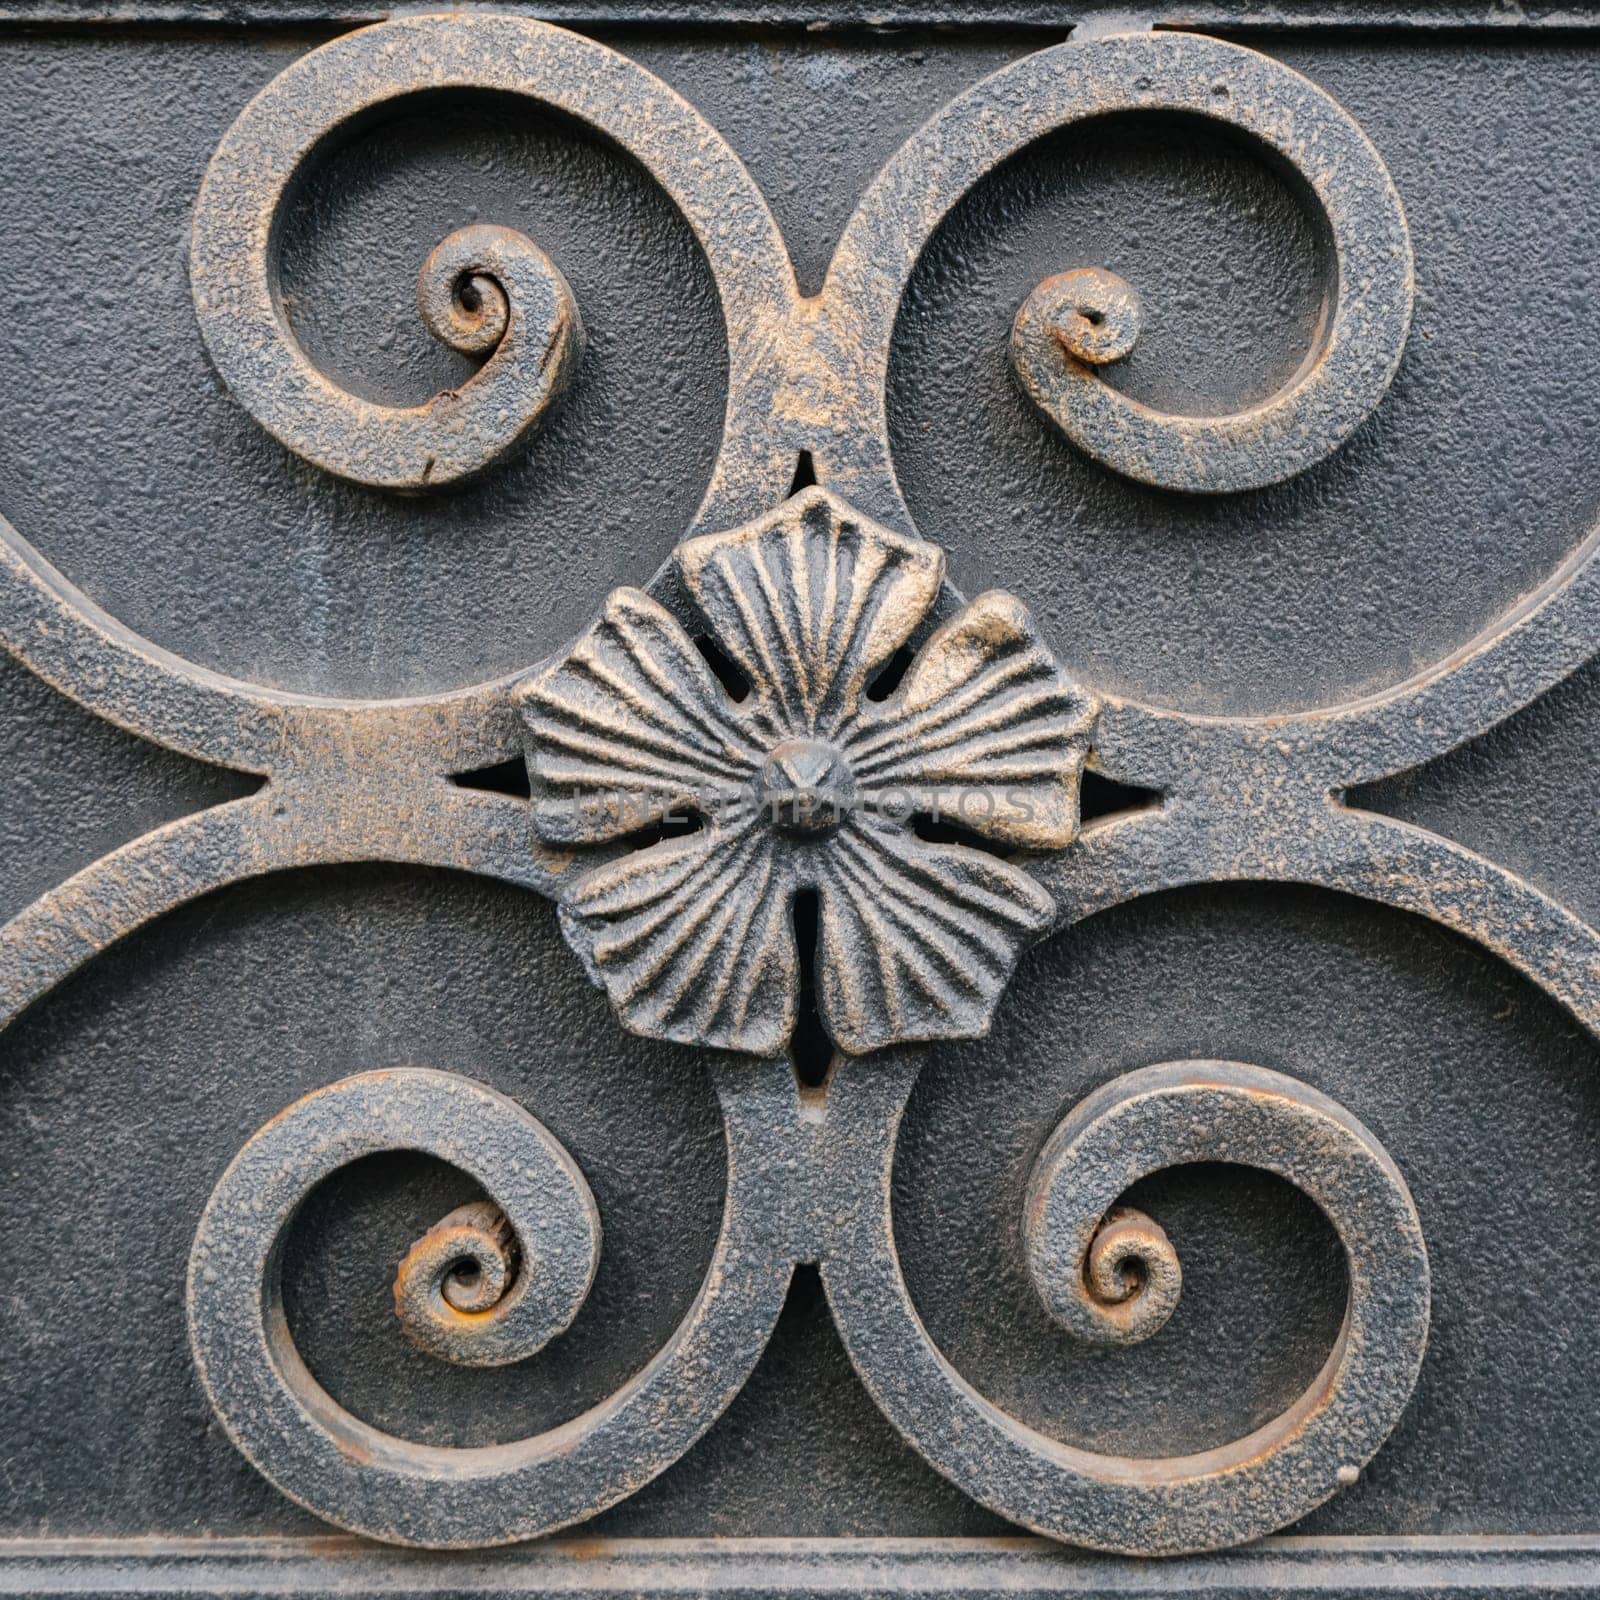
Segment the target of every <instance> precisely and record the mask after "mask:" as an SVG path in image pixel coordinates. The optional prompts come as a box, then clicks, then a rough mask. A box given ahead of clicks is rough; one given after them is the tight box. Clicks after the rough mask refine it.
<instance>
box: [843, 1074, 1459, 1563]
mask: <svg viewBox="0 0 1600 1600" xmlns="http://www.w3.org/2000/svg"><path fill="white" fill-rule="evenodd" d="M856 1082H857V1084H858V1087H857V1089H856V1091H855V1093H856V1094H857V1095H864V1096H867V1097H869V1098H870V1097H871V1091H870V1090H867V1089H865V1088H864V1087H860V1086H859V1085H860V1080H859V1078H857V1080H856ZM846 1103H847V1104H849V1103H851V1102H849V1101H847V1102H846ZM880 1103H881V1097H880ZM863 1120H864V1121H865V1122H866V1123H867V1124H868V1125H870V1127H871V1129H872V1132H871V1133H870V1135H867V1136H865V1138H864V1139H863V1142H862V1145H861V1146H860V1147H859V1149H858V1150H857V1152H856V1154H855V1158H854V1166H853V1169H852V1170H853V1173H854V1174H855V1175H856V1176H857V1181H858V1182H859V1183H861V1184H863V1185H872V1186H875V1188H876V1192H877V1197H878V1198H877V1207H876V1210H875V1211H874V1210H873V1209H871V1208H865V1207H864V1208H863V1209H862V1211H861V1212H860V1213H859V1214H858V1221H857V1222H856V1224H855V1227H854V1231H852V1232H851V1233H850V1234H849V1235H848V1237H847V1239H846V1240H844V1241H841V1242H840V1245H839V1246H838V1247H837V1253H836V1254H835V1255H832V1256H830V1257H828V1258H827V1259H826V1260H825V1261H824V1264H823V1280H824V1282H825V1283H826V1284H827V1287H828V1298H829V1303H830V1304H831V1305H832V1307H833V1310H834V1316H835V1318H836V1319H837V1321H838V1324H839V1329H840V1332H841V1334H842V1335H843V1338H844V1341H845V1345H846V1348H847V1349H848V1350H849V1352H850V1356H851V1359H852V1360H853V1361H854V1363H855V1365H856V1369H857V1371H858V1372H860V1374H861V1377H862V1379H863V1381H864V1382H865V1383H866V1385H867V1387H868V1389H870V1390H871V1392H872V1395H873V1398H874V1399H876V1400H877V1402H878V1404H879V1405H880V1406H881V1407H882V1408H883V1409H884V1411H885V1412H886V1413H887V1414H888V1416H889V1417H890V1419H891V1420H892V1421H893V1422H894V1424H895V1426H896V1427H897V1428H898V1429H899V1430H900V1432H901V1433H902V1434H903V1435H904V1436H905V1437H906V1438H907V1439H908V1440H910V1442H911V1443H912V1444H913V1445H915V1446H916V1448H917V1449H918V1450H919V1451H920V1452H921V1453H922V1454H923V1455H924V1456H925V1457H926V1458H927V1459H928V1460H929V1461H930V1462H931V1463H932V1464H933V1465H934V1466H935V1467H937V1468H938V1469H939V1471H940V1472H942V1473H944V1474H945V1475H946V1476H947V1477H949V1478H951V1479H952V1480H953V1481H954V1482H956V1483H958V1484H959V1485H960V1486H961V1487H962V1488H963V1489H964V1490H965V1491H966V1492H967V1493H968V1494H970V1495H972V1496H973V1497H974V1498H976V1499H978V1500H981V1501H982V1502H983V1503H984V1504H985V1505H988V1506H990V1507H991V1508H993V1509H994V1510H996V1511H998V1512H999V1513H1000V1514H1001V1515H1002V1516H1006V1517H1009V1518H1011V1519H1013V1520H1014V1521H1017V1522H1020V1523H1022V1524H1024V1525H1025V1526H1026V1527H1030V1528H1033V1529H1035V1530H1036V1531H1037V1532H1040V1533H1045V1534H1048V1535H1050V1536H1051V1537H1052V1538H1057V1539H1068V1540H1071V1541H1072V1542H1073V1543H1074V1544H1082V1545H1088V1546H1091V1547H1092V1548H1095V1549H1099V1550H1110V1551H1120V1552H1124V1553H1130V1554H1139V1555H1156V1554H1176V1553H1179V1552H1182V1551H1193V1550H1209V1549H1215V1548H1217V1547H1219V1546H1222V1545H1227V1544H1233V1543H1237V1542H1239V1541H1241V1540H1245V1539H1253V1538H1255V1537H1257V1536H1258V1535H1260V1534H1263V1533H1269V1532H1271V1531H1272V1530H1273V1529H1275V1528H1280V1527H1282V1526H1283V1525H1284V1524H1285V1523H1287V1522H1291V1521H1293V1520H1294V1519H1295V1518H1296V1517H1299V1516H1302V1515H1303V1514H1304V1513H1305V1512H1307V1511H1309V1510H1311V1508H1312V1507H1313V1506H1316V1505H1319V1504H1320V1503H1321V1502H1322V1501H1324V1500H1326V1499H1327V1498H1328V1497H1329V1496H1330V1495H1332V1494H1335V1493H1336V1492H1337V1491H1338V1490H1339V1489H1340V1488H1342V1487H1344V1486H1345V1485H1347V1484H1349V1483H1352V1482H1354V1481H1355V1478H1356V1476H1357V1474H1358V1472H1359V1470H1360V1468H1361V1467H1362V1466H1363V1465H1364V1464H1365V1463H1366V1461H1367V1460H1368V1458H1369V1457H1371V1456H1372V1454H1373V1453H1374V1452H1375V1451H1376V1450H1377V1449H1378V1447H1379V1446H1380V1445H1381V1444H1382V1443H1383V1441H1384V1439H1386V1438H1387V1437H1388V1435H1389V1433H1390V1431H1391V1429H1392V1428H1393V1427H1394V1425H1395V1422H1396V1421H1397V1420H1398V1419H1399V1416H1400V1413H1401V1411H1402V1410H1403V1409H1404V1407H1405V1403H1406V1401H1407V1400H1408V1399H1409V1397H1410V1395H1411V1390H1412V1387H1413V1385H1414V1384H1415V1382H1416V1378H1417V1372H1418V1370H1419V1368H1420V1366H1421V1362H1422V1353H1423V1350H1424V1347H1425V1345H1426V1343H1427V1335H1428V1304H1429V1282H1428V1256H1427V1249H1426V1247H1425V1245H1424V1243H1423V1237H1422V1227H1421V1224H1420V1222H1419V1221H1418V1219H1417V1213H1416V1208H1415V1207H1414V1206H1413V1204H1412V1201H1411V1195H1410V1193H1409V1191H1408V1190H1407V1188H1406V1185H1405V1180H1404V1179H1403V1178H1402V1177H1401V1176H1400V1173H1399V1172H1398V1170H1397V1169H1396V1168H1395V1165H1394V1163H1393V1162H1392V1161H1391V1160H1390V1159H1389V1157H1388V1155H1387V1154H1386V1153H1385V1152H1384V1151H1383V1149H1382V1147H1381V1146H1380V1145H1379V1144H1378V1142H1377V1141H1376V1140H1375V1139H1374V1138H1373V1136H1372V1135H1371V1134H1370V1133H1369V1132H1368V1131H1367V1130H1366V1129H1365V1128H1363V1127H1362V1126H1361V1124H1360V1123H1359V1122H1357V1121H1356V1120H1355V1118H1354V1117H1352V1116H1351V1115H1350V1114H1349V1113H1348V1112H1347V1111H1345V1110H1343V1109H1342V1108H1341V1107H1339V1106H1337V1105H1335V1104H1334V1103H1333V1102H1332V1101H1331V1100H1329V1099H1328V1098H1327V1097H1326V1096H1324V1095H1321V1094H1319V1093H1317V1092H1316V1091H1315V1090H1313V1089H1311V1088H1309V1087H1307V1086H1306V1085H1305V1084H1301V1083H1296V1082H1295V1081H1294V1080H1293V1079H1290V1078H1286V1077H1284V1076H1283V1075H1282V1074H1280V1073H1276V1072H1268V1071H1266V1070H1264V1069H1263V1068H1260V1067H1251V1066H1245V1065H1241V1064H1239V1063H1235V1062H1215V1061H1205V1062H1194V1061H1186V1062H1172V1063H1168V1064H1166V1065H1163V1066H1157V1067H1148V1068H1146V1069H1144V1070H1143V1071H1139V1072H1131V1073H1127V1074H1125V1075H1124V1076H1123V1077H1121V1078H1118V1079H1115V1080H1113V1081H1112V1082H1111V1083H1109V1084H1107V1085H1106V1086H1105V1087H1104V1088H1102V1089H1100V1090H1099V1091H1097V1092H1096V1093H1095V1094H1092V1095H1091V1096H1089V1098H1088V1099H1087V1100H1085V1101H1084V1102H1083V1103H1082V1104H1081V1105H1080V1106H1079V1107H1078V1108H1077V1109H1076V1110H1075V1111H1073V1112H1072V1113H1071V1114H1070V1115H1069V1116H1068V1117H1067V1119H1066V1121H1065V1122H1063V1123H1062V1125H1061V1126H1060V1128H1059V1129H1057V1131H1056V1133H1055V1134H1054V1135H1053V1136H1052V1138H1051V1140H1050V1141H1049V1143H1048V1144H1047V1145H1046V1147H1045V1149H1044V1151H1043V1153H1042V1154H1041V1155H1040V1157H1039V1161H1038V1165H1037V1167H1036V1169H1035V1172H1034V1177H1033V1182H1032V1185H1031V1188H1030V1192H1029V1197H1028V1205H1027V1214H1026V1221H1025V1239H1026V1245H1027V1255H1028V1261H1029V1266H1030V1270H1031V1271H1032V1273H1033V1277H1034V1282H1035V1286H1036V1287H1037V1288H1038V1289H1039V1291H1040V1293H1041V1295H1042V1297H1043V1298H1044V1300H1045V1303H1046V1305H1047V1306H1048V1307H1049V1309H1050V1310H1051V1312H1052V1313H1053V1314H1054V1315H1056V1316H1057V1317H1058V1318H1059V1319H1060V1320H1062V1321H1063V1322H1064V1323H1065V1324H1066V1325H1067V1326H1068V1327H1069V1328H1070V1329H1071V1331H1073V1332H1074V1333H1078V1334H1080V1335H1082V1336H1085V1337H1087V1338H1090V1339H1092V1340H1094V1341H1096V1342H1114V1343H1124V1342H1131V1340H1133V1339H1135V1338H1139V1337H1145V1336H1147V1335H1149V1334H1150V1333H1153V1332H1154V1331H1155V1328H1156V1327H1157V1326H1158V1325H1159V1324H1160V1322H1161V1321H1164V1320H1165V1318H1166V1316H1167V1315H1168V1314H1169V1313H1170V1312H1171V1310H1172V1309H1173V1306H1174V1305H1175V1304H1176V1300H1177V1281H1176V1279H1175V1278H1174V1277H1173V1276H1172V1271H1171V1268H1170V1266H1168V1265H1166V1264H1163V1265H1162V1266H1161V1267H1160V1269H1159V1272H1158V1273H1157V1274H1156V1275H1155V1276H1153V1277H1152V1278H1151V1279H1149V1280H1148V1281H1147V1282H1146V1283H1145V1284H1144V1285H1142V1286H1133V1287H1132V1292H1131V1293H1129V1294H1128V1295H1127V1296H1126V1297H1125V1298H1123V1299H1121V1300H1120V1301H1114V1302H1113V1303H1109V1304H1108V1303H1106V1302H1105V1301H1103V1300H1101V1299H1100V1298H1099V1297H1098V1296H1097V1294H1096V1290H1095V1285H1094V1283H1093V1281H1092V1280H1090V1281H1086V1279H1085V1272H1086V1269H1091V1268H1092V1264H1093V1260H1094V1257H1095V1255H1096V1250H1097V1240H1099V1239H1100V1236H1101V1235H1102V1233H1103V1232H1104V1231H1106V1230H1114V1229H1118V1228H1121V1227H1123V1226H1124V1225H1128V1224H1129V1223H1130V1221H1131V1225H1132V1226H1133V1227H1134V1228H1135V1229H1136V1230H1137V1231H1138V1232H1139V1233H1140V1234H1142V1235H1143V1239H1142V1242H1141V1243H1139V1244H1138V1245H1137V1246H1136V1247H1134V1248H1133V1249H1132V1250H1130V1249H1128V1248H1127V1247H1126V1246H1125V1244H1123V1243H1118V1242H1116V1241H1114V1240H1113V1241H1112V1242H1111V1243H1110V1245H1109V1253H1110V1255H1111V1256H1112V1257H1114V1258H1116V1259H1118V1260H1120V1262H1121V1263H1122V1266H1123V1270H1126V1269H1127V1263H1128V1261H1129V1258H1130V1256H1132V1255H1135V1254H1137V1255H1144V1254H1146V1253H1147V1252H1148V1253H1149V1254H1150V1255H1151V1256H1153V1257H1154V1258H1155V1259H1156V1260H1157V1261H1162V1260H1163V1258H1170V1261H1171V1263H1172V1264H1173V1265H1175V1261H1176V1258H1175V1257H1174V1256H1172V1252H1171V1246H1170V1244H1168V1243H1167V1241H1166V1238H1165V1235H1164V1234H1160V1232H1159V1230H1155V1233H1156V1235H1157V1236H1158V1237H1157V1238H1154V1239H1153V1238H1151V1236H1150V1233H1149V1229H1150V1228H1151V1227H1152V1226H1153V1225H1151V1224H1150V1223H1149V1219H1148V1218H1143V1219H1139V1218H1137V1213H1135V1214H1134V1219H1136V1220H1134V1219H1130V1218H1129V1217H1128V1214H1127V1213H1122V1214H1120V1215H1119V1214H1118V1213H1117V1212H1115V1211H1113V1210H1112V1207H1113V1203H1114V1202H1115V1200H1116V1198H1117V1196H1118V1195H1119V1194H1121V1193H1122V1192H1123V1191H1124V1190H1125V1189H1126V1188H1127V1187H1128V1186H1129V1185H1130V1184H1131V1183H1133V1182H1134V1181H1136V1180H1137V1179H1139V1178H1141V1177H1144V1176H1145V1175H1146V1174H1147V1173H1150V1172H1153V1171H1155V1170H1157V1169H1159V1168H1162V1167H1169V1166H1177V1165H1181V1164H1183V1163H1185V1162H1193V1161H1232V1162H1238V1163H1240V1164H1243V1165H1247V1166H1254V1167H1260V1168H1263V1169H1265V1170H1266V1171H1269V1172H1274V1173H1277V1174H1278V1175H1279V1176H1280V1177H1283V1178H1286V1179H1287V1180H1288V1181H1289V1182H1291V1183H1293V1184H1295V1185H1296V1186H1298V1187H1299V1188H1301V1189H1303V1190H1304V1191H1305V1192H1306V1193H1307V1194H1308V1195H1310V1197H1311V1198H1312V1199H1313V1200H1315V1201H1316V1202H1317V1204H1318V1205H1319V1206H1321V1207H1322V1209H1323V1210H1324V1211H1325V1212H1326V1213H1327V1216H1328V1218H1329V1220H1330V1221H1331V1222H1332V1223H1333V1225H1334V1227H1335V1228H1336V1229H1337V1230H1338V1233H1339V1237H1340V1240H1341V1242H1342V1243H1343V1245H1344V1248H1345V1256H1346V1259H1347V1261H1348V1263H1349V1274H1350V1294H1349V1303H1348V1307H1347V1309H1346V1313H1345V1320H1344V1326H1343V1327H1342V1328H1341V1330H1340V1333H1339V1336H1338V1339H1337V1340H1336V1341H1335V1343H1334V1348H1333V1350H1332V1352H1331V1353H1330V1354H1329V1356H1328V1359H1327V1361H1326V1362H1325V1363H1324V1365H1323V1367H1322V1370H1321V1371H1320V1372H1319V1373H1318V1374H1317V1377H1316V1379H1315V1380H1314V1381H1313V1383H1312V1384H1311V1386H1310V1387H1309V1388H1308V1389H1307V1390H1306V1392H1305V1393H1304V1394H1303V1395H1301V1396H1300V1398H1299V1399H1297V1400H1296V1401H1295V1402H1294V1403H1293V1404H1292V1405H1290V1406H1289V1407H1288V1409H1287V1410H1285V1411H1284V1412H1283V1413H1282V1414H1281V1415H1280V1416H1278V1417H1276V1418H1275V1419H1273V1420H1272V1421H1271V1422H1268V1423H1267V1424H1266V1425H1265V1426H1263V1427H1261V1428H1258V1429H1256V1430H1255V1431H1254V1432H1253V1433H1250V1434H1248V1435H1246V1436H1245V1437H1244V1438H1242V1439H1237V1440H1234V1441H1232V1442H1231V1443H1225V1444H1222V1445H1219V1446H1217V1447H1215V1448H1213V1449H1210V1450H1206V1451H1203V1452H1200V1453H1198V1454H1195V1455H1185V1456H1174V1457H1170V1458H1165V1459H1152V1458H1143V1457H1141V1458H1130V1457H1121V1456H1108V1455H1101V1454H1098V1453H1096V1452H1094V1451H1090V1450H1084V1449H1079V1448H1077V1447H1074V1446H1071V1445H1066V1444H1062V1443H1060V1442H1059V1441H1057V1440H1055V1439H1052V1438H1049V1437H1048V1436H1046V1435H1044V1434H1041V1433H1038V1432H1036V1431H1034V1430H1033V1429H1031V1428H1029V1427H1027V1426H1026V1425H1025V1424H1024V1423H1022V1422H1020V1421H1019V1420H1018V1419H1017V1418H1015V1417H1013V1416H1010V1415H1008V1414H1007V1413H1005V1412H1003V1411H1001V1410H1000V1409H999V1408H998V1407H996V1406H995V1405H993V1404H992V1403H991V1402H989V1401H988V1400H986V1399H984V1398H983V1396H982V1395H980V1394H979V1393H978V1392H977V1391H976V1390H975V1389H974V1388H972V1386H971V1385H970V1384H969V1383H968V1382H967V1381H966V1380H965V1379H964V1378H962V1377H961V1376H960V1374H958V1373H957V1372H956V1371H955V1370H954V1369H953V1368H952V1367H951V1366H950V1364H949V1363H948V1362H947V1361H946V1360H945V1358H944V1357H943V1355H941V1354H940V1352H939V1350H938V1349H937V1347H936V1346H935V1345H934V1344H933V1342H932V1340H931V1339H930V1338H929V1336H928V1333H927V1330H926V1329H925V1328H924V1326H923V1324H922V1322H921V1320H920V1319H919V1318H918V1316H917V1314H916V1310H915V1307H914V1305H913V1304H912V1301H911V1298H910V1294H909V1291H908V1290H907V1288H906V1284H905V1281H904V1279H903V1278H902V1277H901V1274H900V1266H899V1261H898V1259H897V1256H896V1252H895V1245H894V1224H893V1219H892V1216H891V1214H890V1189H891V1167H892V1161H891V1156H892V1151H893V1139H894V1128H895V1127H896V1126H897V1124H898V1120H899V1117H898V1109H896V1111H895V1113H894V1114H893V1115H892V1116H889V1117H882V1116H879V1117H873V1118H865V1119H863ZM1141 1307H1147V1308H1148V1315H1146V1314H1145V1312H1144V1311H1142V1310H1141Z"/></svg>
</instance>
